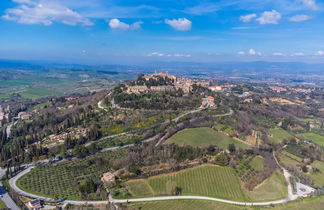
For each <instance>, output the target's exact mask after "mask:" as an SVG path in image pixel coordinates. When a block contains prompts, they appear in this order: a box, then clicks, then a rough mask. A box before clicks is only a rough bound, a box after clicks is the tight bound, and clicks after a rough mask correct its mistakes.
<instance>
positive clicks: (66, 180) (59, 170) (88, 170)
mask: <svg viewBox="0 0 324 210" xmlns="http://www.w3.org/2000/svg"><path fill="white" fill-rule="evenodd" d="M122 154H123V152H122V151H119V152H105V153H97V154H96V155H92V156H88V157H87V158H84V159H77V160H73V161H64V162H62V163H59V164H57V165H45V166H39V167H36V168H34V169H33V170H32V171H31V172H30V173H28V174H26V175H25V176H23V177H22V178H20V179H19V180H18V182H17V185H18V186H19V187H20V188H21V189H23V190H25V191H26V192H30V193H34V194H37V195H43V196H48V197H51V198H56V199H73V200H81V199H82V197H81V196H80V194H79V192H78V189H77V188H78V185H79V184H80V183H81V182H83V181H85V180H88V179H91V180H93V181H94V182H95V183H96V184H100V177H101V176H102V174H103V173H105V172H107V170H108V167H107V166H108V165H109V161H110V160H111V159H116V158H118V157H120V156H121V155H122ZM90 196H91V197H90V198H91V199H95V200H96V199H102V195H90Z"/></svg>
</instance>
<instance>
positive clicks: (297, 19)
mask: <svg viewBox="0 0 324 210" xmlns="http://www.w3.org/2000/svg"><path fill="white" fill-rule="evenodd" d="M310 18H311V17H310V16H308V15H295V16H292V17H291V18H289V20H290V21H292V22H301V21H305V20H309V19H310Z"/></svg>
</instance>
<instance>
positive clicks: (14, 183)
mask: <svg viewBox="0 0 324 210" xmlns="http://www.w3.org/2000/svg"><path fill="white" fill-rule="evenodd" d="M273 156H274V158H275V160H276V162H277V164H278V166H279V167H280V168H281V169H282V170H283V173H284V177H285V179H286V182H287V183H288V197H287V198H286V199H281V200H274V201H267V202H240V201H232V200H226V199H221V198H212V197H206V196H161V197H150V198H137V199H114V198H112V197H111V196H109V199H108V200H107V201H73V200H61V201H57V200H55V199H53V198H49V197H44V196H39V195H35V194H32V193H28V192H25V191H23V190H21V189H20V188H19V187H18V186H17V180H18V179H19V178H21V177H22V176H24V175H25V174H27V173H29V172H30V171H31V170H32V169H33V168H34V167H35V166H27V168H26V169H25V170H23V171H22V172H20V173H19V174H17V175H16V176H15V177H13V178H12V179H10V180H9V184H10V186H11V188H12V189H14V190H15V191H16V192H17V193H19V194H20V195H23V196H27V197H31V198H35V199H40V200H45V201H49V202H59V203H68V204H73V205H100V204H107V203H108V202H111V203H115V204H116V203H129V202H148V201H163V200H184V199H191V200H209V201H217V202H221V203H227V204H234V205H241V206H269V205H273V204H285V203H287V202H288V201H292V200H296V199H297V198H298V196H297V195H294V194H293V190H292V186H291V183H290V177H291V175H290V173H289V172H288V171H287V170H286V169H285V168H283V167H282V166H281V165H280V164H279V162H278V160H277V158H276V156H275V153H273Z"/></svg>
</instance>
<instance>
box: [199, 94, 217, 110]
mask: <svg viewBox="0 0 324 210" xmlns="http://www.w3.org/2000/svg"><path fill="white" fill-rule="evenodd" d="M208 107H209V108H213V107H216V103H215V98H214V97H212V96H207V97H206V98H203V100H202V102H201V106H200V108H208Z"/></svg>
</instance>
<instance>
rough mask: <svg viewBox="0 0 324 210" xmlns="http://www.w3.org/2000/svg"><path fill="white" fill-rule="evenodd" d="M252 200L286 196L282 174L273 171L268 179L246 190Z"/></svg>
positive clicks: (267, 199)
mask: <svg viewBox="0 0 324 210" xmlns="http://www.w3.org/2000/svg"><path fill="white" fill-rule="evenodd" d="M246 194H247V195H248V197H249V198H250V200H252V201H260V202H261V201H271V200H280V199H284V198H286V197H287V194H288V191H287V187H286V181H285V178H284V176H283V175H282V174H281V173H280V172H279V171H275V172H274V173H273V174H272V175H271V176H270V177H269V178H268V179H266V180H265V181H264V182H263V183H261V184H260V185H259V186H257V187H256V188H254V189H253V191H246Z"/></svg>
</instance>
